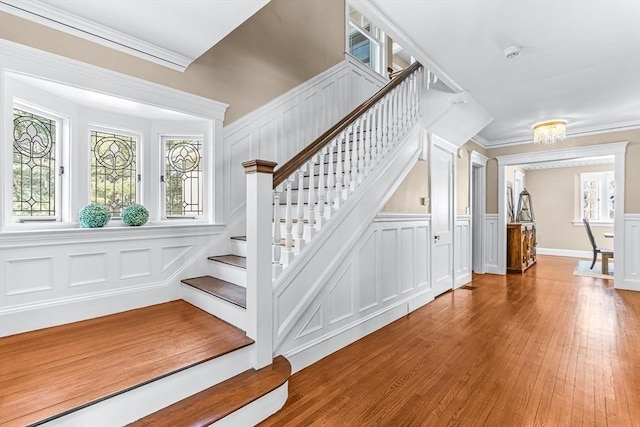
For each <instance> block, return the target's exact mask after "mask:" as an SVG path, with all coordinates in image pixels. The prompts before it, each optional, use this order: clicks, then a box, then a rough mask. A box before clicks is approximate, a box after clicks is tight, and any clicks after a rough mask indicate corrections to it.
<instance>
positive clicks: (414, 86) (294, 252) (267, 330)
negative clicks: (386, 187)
mask: <svg viewBox="0 0 640 427" xmlns="http://www.w3.org/2000/svg"><path fill="white" fill-rule="evenodd" d="M435 81H436V78H435V76H434V75H433V74H431V73H430V72H429V71H428V70H424V68H423V67H422V66H421V65H420V64H418V63H414V64H412V65H411V66H409V67H408V68H407V69H405V70H404V71H403V72H402V73H400V74H399V75H398V76H397V77H395V78H394V79H393V80H392V81H391V82H389V83H388V84H387V85H386V86H385V87H383V88H382V89H381V90H380V91H379V92H378V93H376V94H375V95H374V96H372V97H371V98H370V99H369V100H367V101H366V102H364V103H363V104H361V105H360V106H358V107H357V108H356V109H355V110H353V111H352V112H351V113H350V114H348V115H347V116H345V118H343V119H342V120H341V121H340V122H338V123H337V124H336V125H334V126H333V127H332V128H331V129H329V130H328V131H327V132H325V133H324V134H323V135H321V136H320V137H319V138H317V139H316V140H315V141H313V142H312V143H311V144H309V145H308V146H307V147H305V148H304V149H303V150H302V151H301V152H300V153H298V154H297V155H296V156H294V157H293V158H292V159H291V160H289V161H288V162H286V163H285V164H284V165H282V166H281V167H280V168H278V169H277V170H276V171H275V173H273V167H274V166H275V164H273V163H271V162H264V161H261V160H253V161H250V162H245V163H244V166H245V169H246V172H247V273H248V276H247V311H248V322H249V325H248V327H247V335H249V336H250V337H251V338H252V339H254V340H255V341H256V345H257V351H256V352H257V360H256V363H255V364H254V367H256V368H258V367H261V366H265V365H267V364H270V363H271V357H272V351H273V348H272V343H273V324H272V323H273V322H272V317H271V314H272V313H273V281H275V279H276V278H277V277H278V276H279V275H280V274H281V273H282V271H283V270H284V269H286V268H287V267H288V266H289V265H291V263H292V262H294V260H295V259H296V258H297V257H299V256H300V255H301V254H303V253H304V248H305V246H306V244H308V243H309V242H310V241H311V240H313V238H314V236H315V234H316V232H319V231H320V230H322V228H323V227H324V226H325V224H326V222H327V221H330V220H331V218H332V217H333V216H334V215H335V213H336V212H337V211H338V210H339V209H341V208H342V207H343V205H344V203H345V202H346V201H347V200H348V199H349V198H350V196H351V194H353V192H354V191H355V190H356V189H357V188H358V186H359V185H361V184H362V183H363V182H364V180H365V179H366V177H367V176H368V175H369V174H370V173H371V171H372V170H374V168H375V167H376V165H377V164H379V163H380V162H381V161H382V160H384V158H385V156H386V155H387V154H388V153H389V152H390V151H391V149H392V148H393V147H394V145H395V144H396V143H397V142H398V141H400V140H401V139H402V137H403V136H405V134H406V133H407V132H408V131H409V130H410V129H411V128H412V127H413V126H414V125H415V124H416V123H417V122H418V120H419V119H420V117H421V116H420V104H421V96H422V91H423V89H428V88H429V85H430V84H431V83H432V82H435ZM272 174H273V175H272ZM271 178H272V179H271ZM268 183H272V189H273V195H272V197H271V196H268V197H265V195H264V194H262V195H258V194H255V192H256V191H265V190H266V189H267V186H268ZM266 191H267V192H268V190H266ZM294 192H295V194H294ZM267 212H270V213H267ZM269 221H271V222H269ZM269 225H271V238H270V239H268V238H267V234H266V233H268V232H269V231H267V230H268V229H269ZM269 245H270V246H271V248H272V250H271V253H269V251H268V249H267V248H268V246H269ZM252 257H254V259H252V260H251V259H250V258H252ZM251 270H253V271H254V272H253V273H252V272H251ZM268 272H269V273H268ZM269 296H271V298H269ZM267 300H268V301H267Z"/></svg>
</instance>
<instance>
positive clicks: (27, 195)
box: [13, 108, 56, 217]
mask: <svg viewBox="0 0 640 427" xmlns="http://www.w3.org/2000/svg"><path fill="white" fill-rule="evenodd" d="M55 193H56V121H55V120H51V119H48V118H46V117H43V116H40V115H38V114H34V113H30V112H27V111H23V110H20V109H17V108H14V109H13V215H14V216H23V217H25V216H26V217H32V216H38V217H46V216H49V217H51V216H55V214H56V194H55Z"/></svg>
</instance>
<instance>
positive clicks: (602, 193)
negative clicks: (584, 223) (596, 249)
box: [580, 172, 616, 223]
mask: <svg viewBox="0 0 640 427" xmlns="http://www.w3.org/2000/svg"><path fill="white" fill-rule="evenodd" d="M615 193H616V182H615V178H614V173H613V172H589V173H581V174H580V215H581V219H582V218H586V219H588V220H589V221H596V222H610V223H613V220H614V213H615V209H614V208H615Z"/></svg>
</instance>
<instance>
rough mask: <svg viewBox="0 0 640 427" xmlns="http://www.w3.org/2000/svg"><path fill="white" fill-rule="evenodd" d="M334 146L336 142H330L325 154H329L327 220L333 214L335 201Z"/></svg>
mask: <svg viewBox="0 0 640 427" xmlns="http://www.w3.org/2000/svg"><path fill="white" fill-rule="evenodd" d="M335 146H336V140H335V139H334V140H333V141H331V143H330V144H329V147H328V148H327V152H328V154H329V160H328V161H329V176H328V177H327V215H326V216H327V218H331V217H332V216H333V213H334V212H335V206H334V203H335V200H336V193H335V190H334V186H335V174H334V166H333V160H334V157H333V149H334V148H335Z"/></svg>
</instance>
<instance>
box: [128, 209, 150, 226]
mask: <svg viewBox="0 0 640 427" xmlns="http://www.w3.org/2000/svg"><path fill="white" fill-rule="evenodd" d="M148 219H149V211H148V210H147V208H145V207H144V206H142V205H129V206H127V207H126V208H124V209H123V210H122V222H124V223H125V224H127V225H133V226H139V225H142V224H144V223H145V222H147V220H148Z"/></svg>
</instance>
